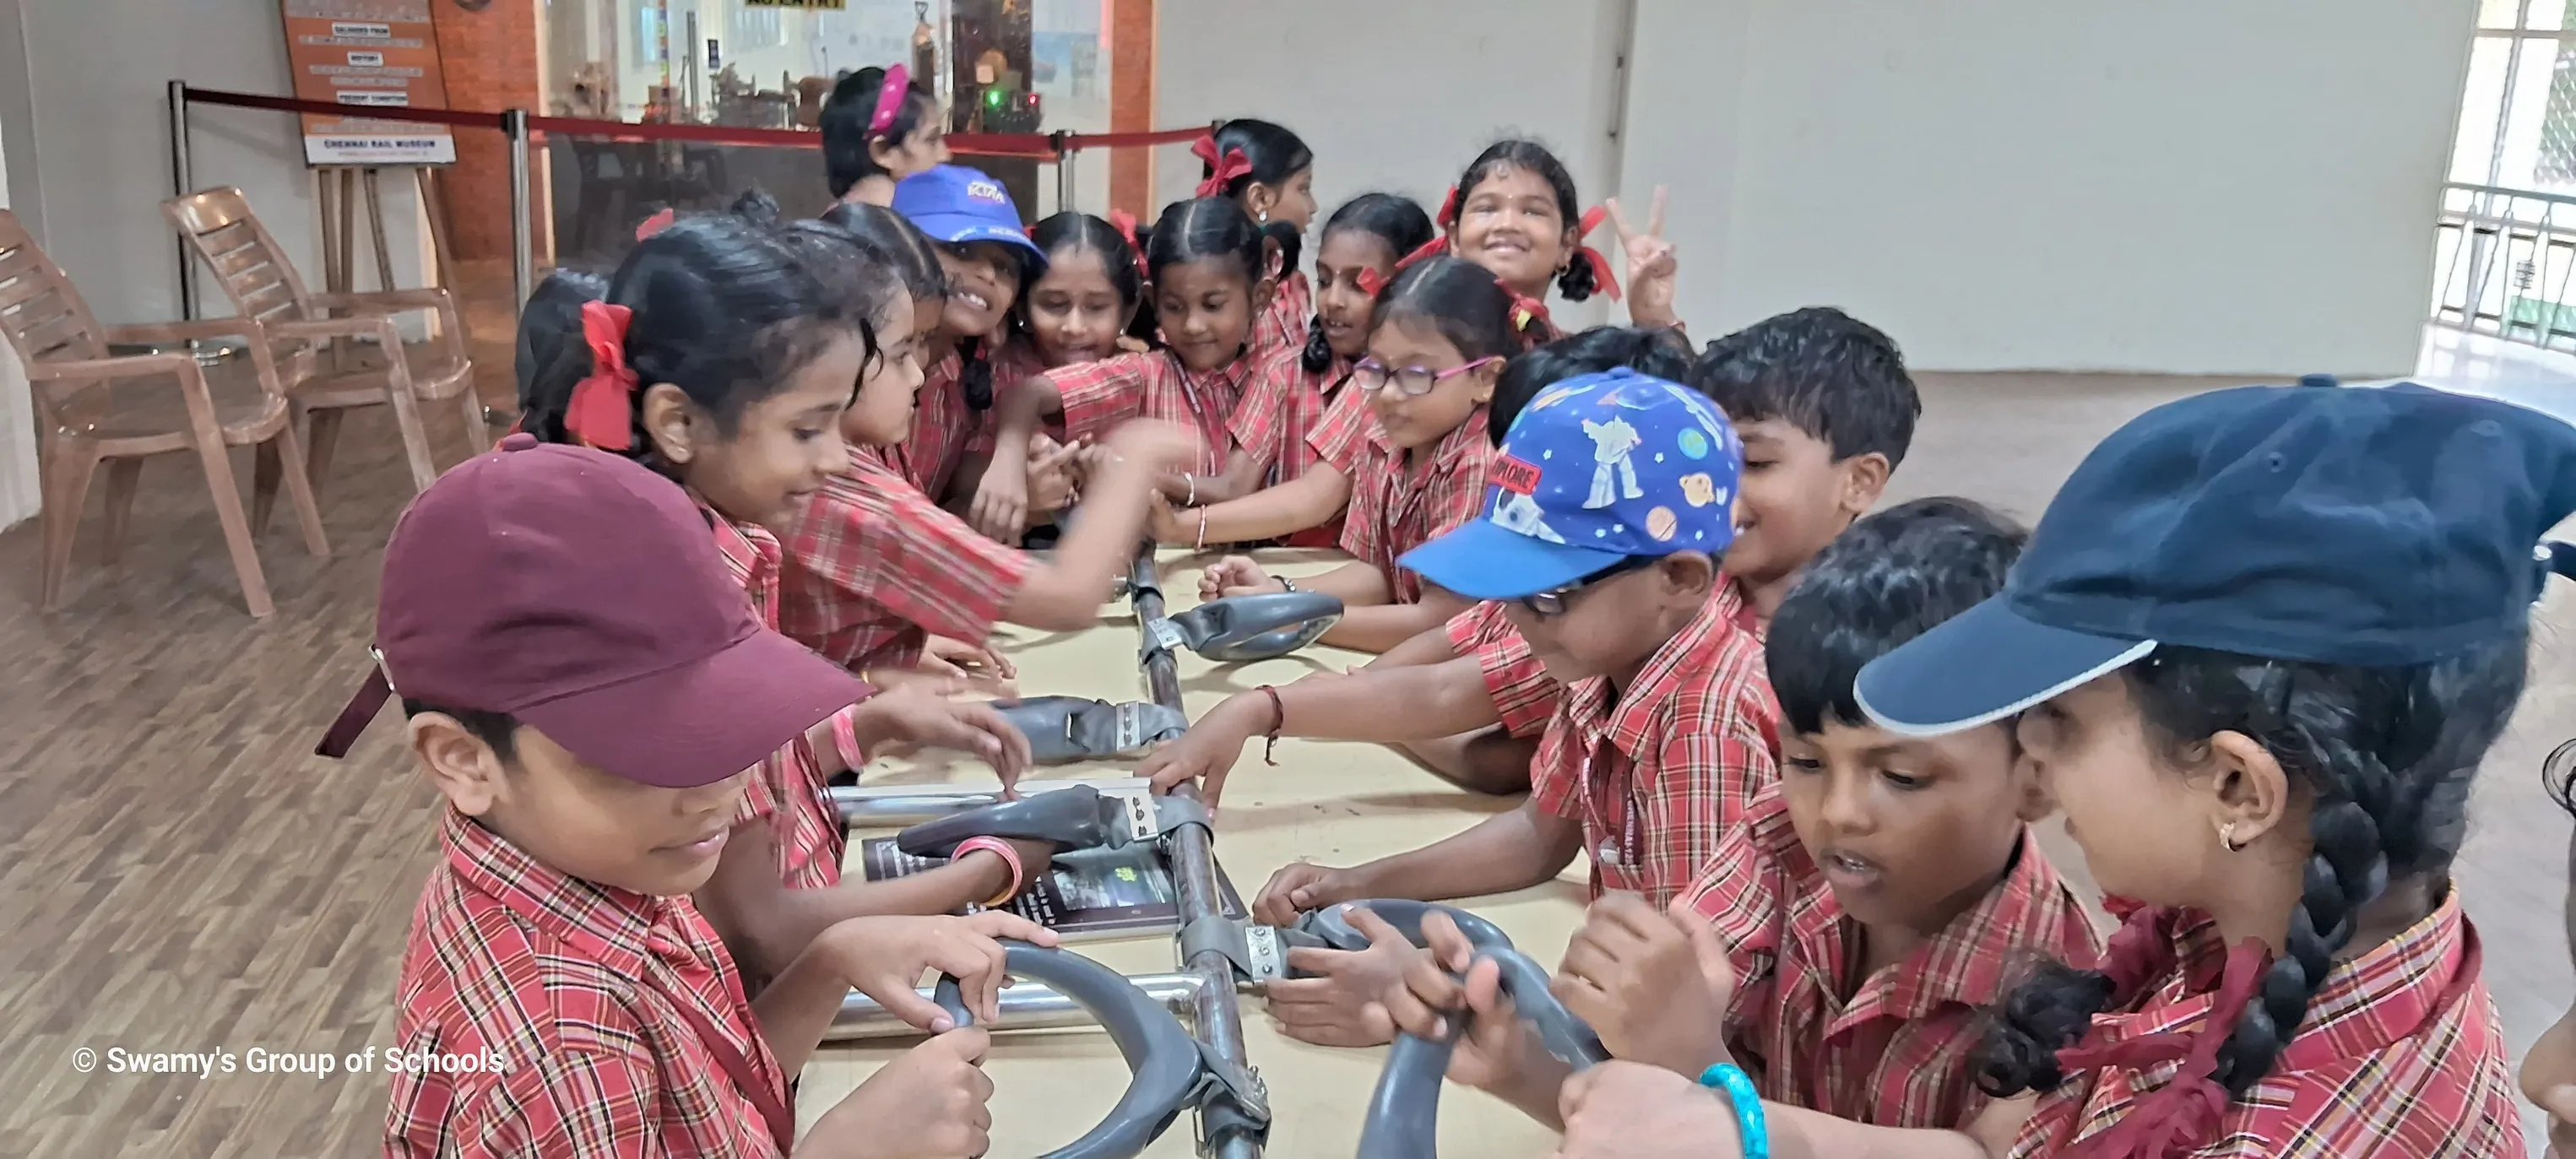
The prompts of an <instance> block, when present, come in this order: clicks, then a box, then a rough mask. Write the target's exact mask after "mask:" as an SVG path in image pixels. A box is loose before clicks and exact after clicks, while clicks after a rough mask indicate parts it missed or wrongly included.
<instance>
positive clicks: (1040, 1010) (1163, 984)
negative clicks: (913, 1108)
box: [823, 974, 1207, 1042]
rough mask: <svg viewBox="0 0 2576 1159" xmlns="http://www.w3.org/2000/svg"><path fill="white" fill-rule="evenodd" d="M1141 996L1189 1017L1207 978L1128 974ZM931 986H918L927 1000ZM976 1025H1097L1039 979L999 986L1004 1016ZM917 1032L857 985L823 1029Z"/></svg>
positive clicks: (831, 1032) (839, 1036)
mask: <svg viewBox="0 0 2576 1159" xmlns="http://www.w3.org/2000/svg"><path fill="white" fill-rule="evenodd" d="M1127 980H1128V981H1129V982H1131V983H1133V984H1134V985H1135V987H1136V988H1137V989H1139V990H1142V991H1144V992H1145V996H1146V997H1148V998H1151V999H1153V1000H1154V1001H1156V1002H1159V1003H1162V1004H1163V1008H1164V1009H1166V1010H1169V1011H1171V1012H1172V1013H1173V1014H1175V1015H1179V1016H1182V1017H1185V1018H1186V1017H1188V1016H1189V1015H1190V1014H1191V1012H1192V1011H1193V1010H1194V1009H1195V1008H1196V1006H1197V1003H1198V998H1199V991H1200V989H1201V988H1203V987H1205V986H1206V985H1207V979H1205V978H1202V977H1200V976H1199V975H1196V974H1138V975H1133V976H1131V977H1129V978H1128V979H1127ZM931 992H932V988H931V987H928V986H925V987H922V988H921V996H922V998H923V999H924V1000H925V1001H926V1000H929V999H930V998H931ZM978 1025H981V1026H983V1027H985V1028H986V1029H988V1030H993V1031H1013V1030H1057V1029H1062V1028H1065V1027H1074V1026H1098V1025H1099V1022H1098V1021H1097V1020H1095V1019H1094V1018H1092V1016H1091V1012H1090V1011H1087V1010H1084V1009H1083V1008H1082V1007H1081V1006H1079V1005H1076V1004H1075V1002H1074V1000H1073V999H1071V998H1067V997H1065V996H1064V995H1062V994H1058V993H1056V992H1055V990H1054V989H1053V988H1052V987H1049V986H1047V985H1045V984H1043V983H1039V982H1030V981H1019V982H1014V983H1012V984H1010V985H1008V986H1005V987H1003V988H1002V1017H1001V1018H1000V1019H999V1020H997V1021H988V1022H982V1023H979V1024H978ZM920 1033H921V1031H920V1030H919V1029H918V1028H916V1027H914V1026H913V1025H912V1024H911V1023H909V1022H906V1021H904V1020H903V1019H902V1018H901V1017H899V1016H897V1015H895V1014H893V1013H891V1012H889V1011H887V1010H886V1008H885V1007H883V1006H880V1005H878V1004H877V1001H876V1000H875V999H873V998H870V997H868V996H867V995H865V994H861V993H859V992H857V991H855V990H853V991H851V992H850V995H849V997H847V998H844V999H842V1000H841V1012H840V1013H839V1014H838V1015H835V1016H834V1017H833V1019H832V1025H831V1028H830V1029H828V1030H826V1031H824V1032H823V1041H825V1042H851V1041H857V1040H862V1039H871V1038H910V1037H914V1036H917V1035H919V1034H920Z"/></svg>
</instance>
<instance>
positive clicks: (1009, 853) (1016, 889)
mask: <svg viewBox="0 0 2576 1159" xmlns="http://www.w3.org/2000/svg"><path fill="white" fill-rule="evenodd" d="M979 849H980V850H983V851H984V852H987V853H992V854H997V855H999V856H1000V857H1001V859H1002V864H1004V865H1007V866H1010V867H1011V882H1010V884H1009V885H1006V886H1003V887H1002V892H1000V893H997V894H994V895H993V897H992V899H991V900H989V901H986V902H984V903H982V904H983V905H984V907H985V908H986V909H990V908H992V907H994V906H998V905H1001V904H1002V903H1004V902H1007V901H1009V900H1011V899H1012V898H1015V897H1018V896H1020V887H1021V886H1022V885H1025V884H1027V883H1028V870H1027V868H1026V867H1024V866H1022V865H1021V864H1020V851H1019V850H1017V849H1013V848H1011V843H1010V842H1008V841H1004V840H1002V839H1001V838H999V837H969V838H967V839H965V840H964V841H960V842H958V843H957V848H956V850H955V851H953V852H951V853H950V854H949V855H948V861H949V863H950V864H952V865H953V864H955V863H957V862H960V861H963V860H965V859H966V855H967V854H969V853H973V852H975V851H977V850H979Z"/></svg>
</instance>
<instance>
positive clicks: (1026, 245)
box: [894, 165, 1046, 262]
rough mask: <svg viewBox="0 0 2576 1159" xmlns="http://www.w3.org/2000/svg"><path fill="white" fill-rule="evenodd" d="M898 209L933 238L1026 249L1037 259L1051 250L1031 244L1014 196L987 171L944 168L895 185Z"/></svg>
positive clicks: (936, 168)
mask: <svg viewBox="0 0 2576 1159" xmlns="http://www.w3.org/2000/svg"><path fill="white" fill-rule="evenodd" d="M894 211H895V212H896V213H900V214H902V215H903V216H904V217H905V219H907V220H909V221H911V222H912V224H913V225H915V226H917V227H919V228H920V230H921V232H923V233H925V234H928V235H930V240H932V241H937V242H947V243H949V244H951V245H963V244H965V243H967V242H976V241H990V242H1000V243H1001V244H1003V245H1009V246H1017V247H1019V248H1021V249H1024V250H1027V251H1028V252H1029V254H1030V255H1031V256H1032V257H1034V258H1036V259H1037V260H1038V261H1040V262H1043V261H1045V260H1046V251H1044V250H1041V249H1039V248H1038V245H1037V243H1036V242H1033V241H1030V240H1029V234H1028V229H1027V227H1025V226H1023V225H1021V224H1020V210H1019V207H1018V206H1016V205H1013V204H1011V193H1010V191H1009V190H1007V189H1004V188H1002V183H1001V182H999V181H996V180H994V179H993V178H992V177H990V176H988V175H986V174H985V173H984V171H983V170H980V169H969V168H966V167H965V166H963V165H940V166H937V167H934V168H931V169H928V170H925V171H923V172H920V173H915V174H913V175H912V176H910V177H906V178H904V179H903V180H901V181H898V182H896V183H895V187H894Z"/></svg>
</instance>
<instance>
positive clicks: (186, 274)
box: [29, 80, 302, 347]
mask: <svg viewBox="0 0 2576 1159" xmlns="http://www.w3.org/2000/svg"><path fill="white" fill-rule="evenodd" d="M188 146H189V141H188V82H186V81H183V80H174V81H171V82H170V196H172V197H186V196H187V195H189V194H191V193H194V192H196V191H197V166H196V161H195V159H194V158H192V157H190V156H189V148H188ZM29 147H30V148H33V147H34V146H33V145H32V144H31V145H30V146H29ZM297 147H298V148H301V147H302V140H301V138H299V139H298V141H297ZM178 246H179V317H180V318H182V319H185V320H187V321H190V322H194V321H196V320H197V256H196V255H195V254H192V253H190V252H188V239H186V238H184V237H183V238H180V239H178ZM189 345H190V346H191V347H194V346H195V345H196V344H195V343H194V342H193V341H192V342H190V343H189Z"/></svg>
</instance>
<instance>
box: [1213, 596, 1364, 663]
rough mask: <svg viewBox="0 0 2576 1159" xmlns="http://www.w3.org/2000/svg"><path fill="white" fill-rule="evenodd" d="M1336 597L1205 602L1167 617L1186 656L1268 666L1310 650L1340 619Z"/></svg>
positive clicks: (1251, 597)
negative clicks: (1278, 658)
mask: <svg viewBox="0 0 2576 1159" xmlns="http://www.w3.org/2000/svg"><path fill="white" fill-rule="evenodd" d="M1342 611H1343V608H1342V600H1341V597H1339V596H1335V595H1330V594H1327V593H1324V592H1263V593H1260V594H1258V595H1249V596H1227V597H1225V598H1224V599H1218V600H1209V601H1208V602H1206V603H1203V604H1200V605H1199V606H1197V607H1195V608H1191V609H1190V610H1188V611H1186V612H1183V613H1181V614H1179V615H1177V616H1174V617H1172V623H1173V624H1174V625H1175V626H1177V627H1178V628H1180V630H1181V633H1182V635H1183V636H1184V637H1185V638H1186V639H1187V640H1188V642H1189V646H1190V650H1191V651H1193V652H1196V653H1198V654H1199V655H1201V656H1204V657H1206V658H1208V659H1210V660H1215V661H1218V662H1221V663H1240V662H1243V661H1250V660H1268V659H1271V658H1272V657H1276V656H1285V655H1287V654H1289V653H1291V652H1294V651H1296V650H1297V649H1299V648H1303V647H1305V646H1306V645H1308V644H1312V643H1314V642H1315V641H1316V639H1317V638H1319V637H1321V636H1322V635H1323V634H1324V633H1325V632H1327V631H1330V630H1331V629H1332V627H1333V625H1334V624H1335V623H1338V622H1339V621H1340V620H1341V618H1342Z"/></svg>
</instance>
